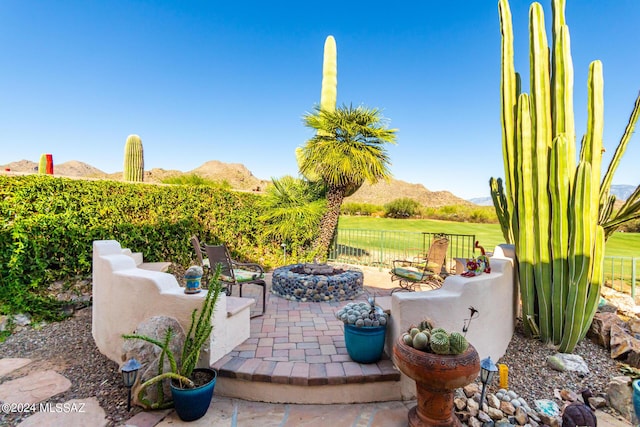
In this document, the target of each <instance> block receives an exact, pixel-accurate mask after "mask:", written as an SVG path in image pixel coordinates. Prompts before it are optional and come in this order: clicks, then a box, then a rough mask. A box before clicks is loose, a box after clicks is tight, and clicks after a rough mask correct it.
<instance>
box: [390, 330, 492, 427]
mask: <svg viewBox="0 0 640 427" xmlns="http://www.w3.org/2000/svg"><path fill="white" fill-rule="evenodd" d="M393 356H394V359H395V362H396V365H397V366H398V368H399V369H400V370H401V371H402V372H403V373H404V374H405V375H406V376H408V377H409V378H411V379H413V380H414V381H415V382H416V392H417V395H416V398H417V401H418V404H417V405H416V406H414V407H413V408H411V410H410V411H409V425H410V426H411V427H419V426H440V427H444V426H461V425H462V423H460V420H458V418H457V417H456V416H455V414H454V413H453V395H454V391H455V389H457V388H460V387H464V386H466V385H467V384H470V383H472V382H473V381H474V380H475V379H476V378H477V377H478V373H479V372H480V357H479V356H478V352H477V351H476V349H475V348H473V346H472V345H469V348H468V349H467V350H466V351H465V352H464V353H462V354H457V355H440V354H434V353H426V352H424V351H420V350H416V349H415V348H413V347H409V346H408V345H406V344H405V343H404V342H402V338H400V339H398V341H396V343H395V344H394V346H393Z"/></svg>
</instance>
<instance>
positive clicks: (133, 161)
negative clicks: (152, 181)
mask: <svg viewBox="0 0 640 427" xmlns="http://www.w3.org/2000/svg"><path fill="white" fill-rule="evenodd" d="M123 178H124V180H125V181H132V182H142V181H143V180H144V155H143V152H142V140H141V139H140V137H139V136H138V135H129V137H128V138H127V142H126V144H125V146H124V172H123Z"/></svg>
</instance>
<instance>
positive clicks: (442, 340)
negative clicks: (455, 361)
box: [430, 331, 449, 354]
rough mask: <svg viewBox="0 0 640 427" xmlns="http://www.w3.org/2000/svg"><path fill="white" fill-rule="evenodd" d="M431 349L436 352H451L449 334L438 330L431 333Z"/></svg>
mask: <svg viewBox="0 0 640 427" xmlns="http://www.w3.org/2000/svg"><path fill="white" fill-rule="evenodd" d="M430 344H431V350H433V352H434V353H436V354H449V335H447V333H446V332H442V331H438V332H434V333H433V334H432V335H431V343H430Z"/></svg>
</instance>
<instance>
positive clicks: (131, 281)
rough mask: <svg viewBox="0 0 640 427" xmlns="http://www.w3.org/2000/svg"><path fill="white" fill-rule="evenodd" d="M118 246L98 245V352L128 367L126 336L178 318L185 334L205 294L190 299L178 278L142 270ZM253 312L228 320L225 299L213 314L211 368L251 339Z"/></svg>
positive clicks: (111, 243) (95, 282)
mask: <svg viewBox="0 0 640 427" xmlns="http://www.w3.org/2000/svg"><path fill="white" fill-rule="evenodd" d="M129 253H130V251H126V250H125V251H123V249H122V248H121V246H120V244H119V243H118V242H117V241H115V240H99V241H94V242H93V318H92V326H91V331H92V334H93V339H94V340H95V342H96V346H97V347H98V349H99V350H100V352H101V353H103V354H104V355H105V356H107V357H108V358H109V359H111V360H113V361H115V362H116V363H118V364H122V363H123V362H124V361H125V360H124V353H123V351H122V344H123V342H124V340H123V338H122V335H123V334H130V333H132V332H133V331H134V330H135V328H136V327H137V325H138V324H140V323H141V322H142V321H144V320H147V319H149V318H151V317H153V316H158V315H164V316H170V317H174V318H176V319H177V320H178V322H179V323H180V324H181V325H182V327H183V328H184V330H185V331H187V330H188V328H189V325H190V323H191V313H192V311H193V310H194V309H200V308H201V306H202V301H203V299H204V298H205V296H206V293H205V292H200V293H198V294H185V293H184V289H183V288H181V287H180V285H179V284H178V281H177V280H176V278H175V277H174V276H173V275H171V274H167V273H162V272H158V271H150V270H144V269H141V268H137V267H136V262H135V260H134V259H133V258H132V257H131V256H130V255H128V254H129ZM249 307H250V305H247V306H246V309H244V310H240V312H239V313H236V314H235V315H234V316H233V317H234V318H233V319H231V318H228V317H227V296H226V295H225V294H224V293H222V294H220V297H219V299H218V302H217V304H216V308H215V310H214V313H213V319H212V323H213V325H214V331H213V333H212V334H211V337H210V344H209V347H210V348H211V349H213V351H209V350H207V352H208V357H207V356H206V355H205V357H204V358H203V359H202V358H201V362H202V364H203V365H204V366H209V365H211V364H212V363H214V362H215V361H217V360H218V359H220V358H222V357H223V356H224V355H225V354H227V353H228V352H229V351H231V349H233V348H234V347H235V346H236V345H238V344H240V343H242V342H243V341H245V340H246V339H247V338H249V332H250V322H249Z"/></svg>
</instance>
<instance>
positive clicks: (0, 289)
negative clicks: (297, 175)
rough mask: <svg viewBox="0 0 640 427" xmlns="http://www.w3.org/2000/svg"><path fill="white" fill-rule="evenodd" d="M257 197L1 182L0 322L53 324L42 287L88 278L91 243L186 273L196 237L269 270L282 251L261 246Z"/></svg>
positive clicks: (19, 179) (115, 185) (54, 181)
mask: <svg viewBox="0 0 640 427" xmlns="http://www.w3.org/2000/svg"><path fill="white" fill-rule="evenodd" d="M259 197H260V196H258V195H256V194H252V193H246V192H235V191H229V190H226V189H222V188H218V187H208V186H182V185H180V186H161V185H149V184H141V183H123V182H116V181H106V180H104V181H87V180H74V179H69V178H59V177H52V176H48V175H28V176H0V218H2V221H0V314H8V313H13V312H18V311H24V312H29V313H31V314H33V315H34V316H35V317H36V318H37V317H41V318H50V317H51V312H50V311H51V310H52V308H53V307H55V302H54V301H53V299H51V298H49V297H48V295H47V290H48V286H49V285H50V284H51V282H52V281H56V280H69V279H70V278H75V277H89V276H90V274H91V261H92V251H93V248H92V242H93V241H94V240H110V239H113V240H117V241H119V242H120V244H121V245H122V246H123V247H128V248H130V249H131V250H132V251H134V252H135V251H141V252H143V254H144V257H145V260H147V261H171V262H174V263H177V264H180V265H183V266H184V265H187V264H188V263H190V262H192V261H193V258H194V254H193V249H192V247H191V244H190V242H189V238H190V236H191V235H193V234H196V235H198V236H199V237H200V239H201V240H202V241H204V242H207V243H218V242H224V243H226V244H227V245H228V246H229V248H230V250H231V251H232V252H233V254H234V257H237V258H238V259H242V260H246V261H253V262H259V263H261V264H263V265H265V266H266V267H272V266H274V265H276V264H277V263H278V262H279V261H280V256H279V254H280V252H281V248H280V247H279V246H278V245H276V244H275V243H273V242H271V241H267V240H265V239H264V238H263V237H262V236H263V233H262V227H263V225H262V223H261V222H260V221H259V220H258V217H259V216H260V215H261V214H262V213H263V209H264V208H262V207H260V206H259V204H258V203H257V202H258V200H259Z"/></svg>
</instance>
